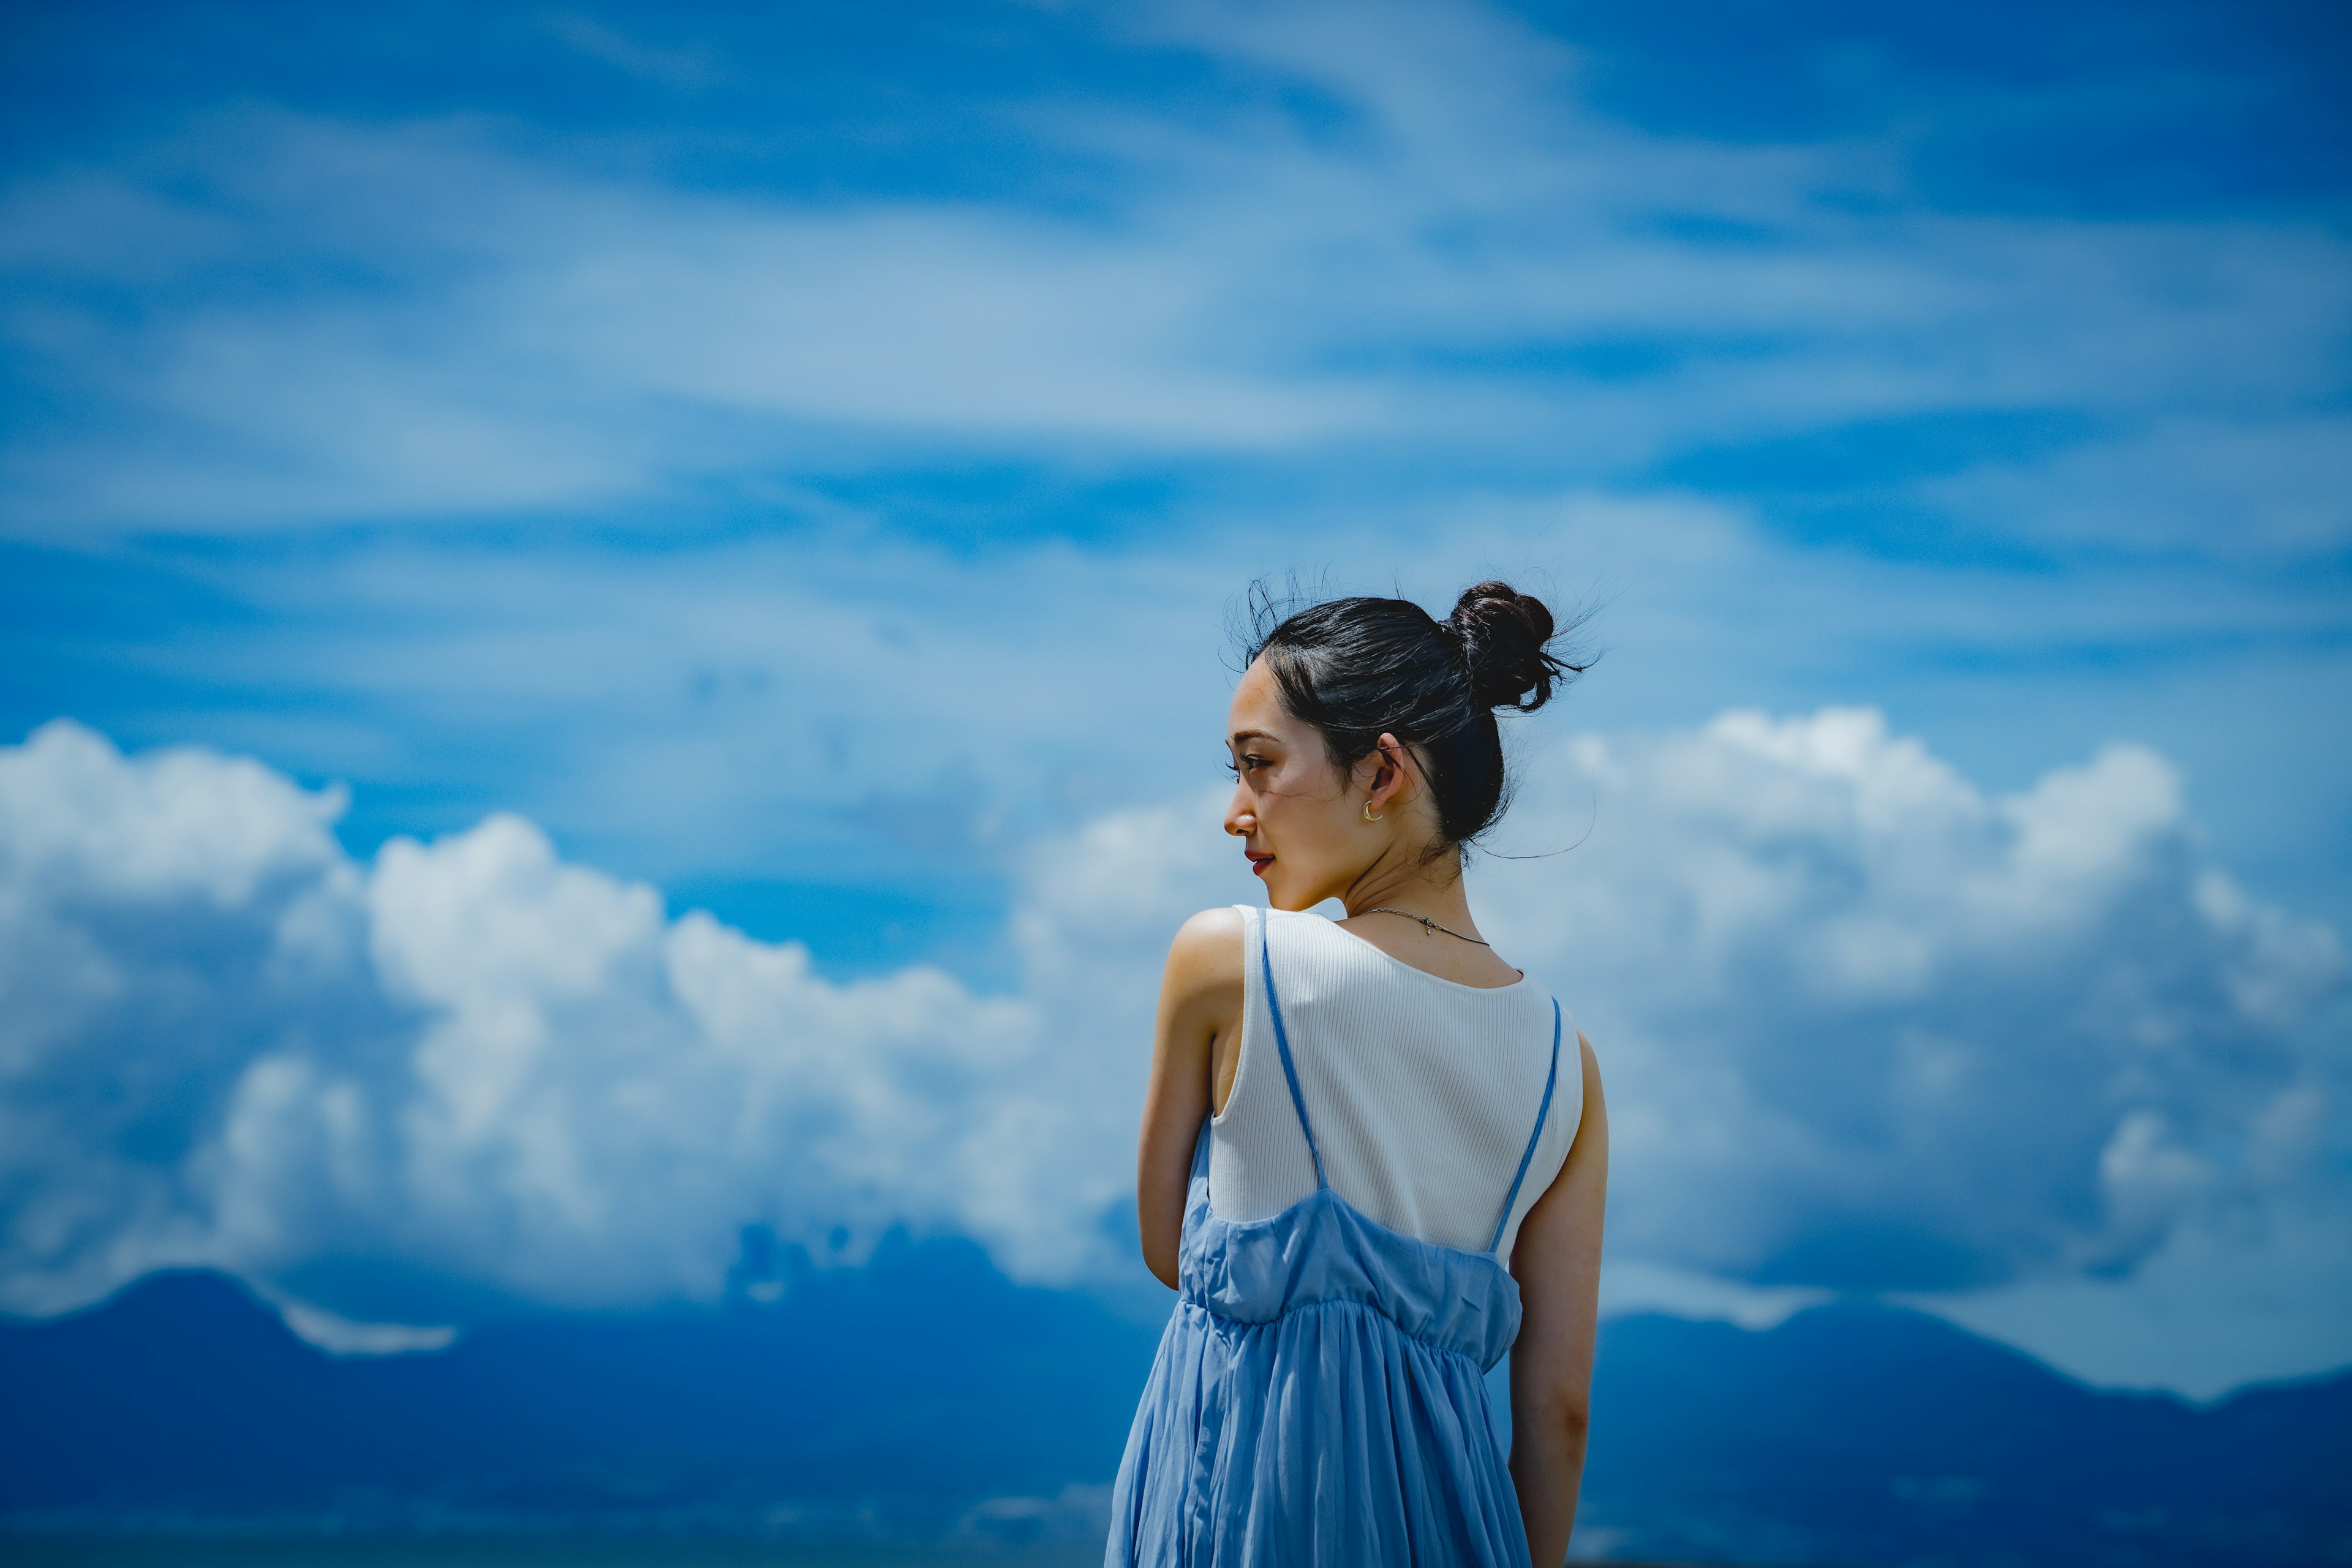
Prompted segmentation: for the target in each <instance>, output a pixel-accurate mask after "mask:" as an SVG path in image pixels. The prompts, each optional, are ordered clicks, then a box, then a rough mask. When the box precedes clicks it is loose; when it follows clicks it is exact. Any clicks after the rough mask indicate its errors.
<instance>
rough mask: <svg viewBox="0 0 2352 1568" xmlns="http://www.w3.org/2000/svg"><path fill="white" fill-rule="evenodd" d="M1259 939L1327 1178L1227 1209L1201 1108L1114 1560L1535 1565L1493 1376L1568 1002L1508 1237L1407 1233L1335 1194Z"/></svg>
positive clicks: (1189, 1566) (1214, 1564)
mask: <svg viewBox="0 0 2352 1568" xmlns="http://www.w3.org/2000/svg"><path fill="white" fill-rule="evenodd" d="M1259 953H1260V957H1261V961H1262V962H1263V963H1265V995H1266V1002H1267V1004H1268V1006H1269V1008H1270V1010H1271V1012H1272V1015H1273V1020H1274V1037H1275V1043H1276V1046H1277V1047H1279V1048H1280V1050H1281V1053H1282V1071H1283V1076H1284V1078H1286V1079H1287V1080H1288V1081H1289V1085H1290V1102H1291V1105H1292V1107H1293V1108H1294V1109H1295V1110H1297V1112H1298V1121H1299V1126H1300V1128H1301V1129H1302V1130H1303V1131H1305V1132H1306V1134H1307V1151H1308V1152H1309V1153H1311V1154H1313V1156H1314V1159H1315V1184H1316V1188H1315V1191H1314V1192H1313V1193H1312V1194H1309V1195H1308V1196H1307V1197H1305V1198H1302V1199H1300V1200H1299V1201H1298V1202H1297V1203H1296V1204H1294V1205H1291V1206H1290V1207H1289V1208H1286V1209H1285V1210H1283V1211H1282V1212H1281V1213H1280V1214H1277V1215H1274V1216H1272V1217H1271V1218H1268V1219H1262V1220H1250V1221H1246V1222H1236V1221H1232V1220H1224V1219H1220V1218H1218V1217H1217V1216H1216V1215H1214V1214H1213V1213H1211V1212H1210V1209H1209V1129H1208V1126H1207V1124H1206V1123H1203V1124H1202V1129H1201V1137H1200V1140H1199V1142H1197V1143H1196V1144H1195V1145H1194V1148H1193V1152H1192V1185H1191V1189H1190V1191H1189V1193H1188V1194H1187V1196H1186V1200H1185V1205H1184V1229H1183V1239H1182V1243H1181V1247H1180V1250H1179V1254H1178V1263H1177V1280H1178V1287H1179V1289H1178V1300H1177V1303H1176V1310H1175V1312H1174V1314H1173V1315H1172V1316H1171V1318H1170V1319H1169V1321H1168V1329H1167V1331H1166V1332H1165V1333H1163V1334H1162V1335H1161V1336H1160V1353H1159V1356H1158V1358H1157V1359H1156V1360H1155V1361H1154V1362H1153V1363H1152V1366H1151V1376H1150V1381H1149V1382H1148V1383H1146V1384H1145V1385H1144V1390H1143V1401H1142V1404H1141V1405H1139V1407H1138V1408H1137V1410H1136V1413H1135V1425H1134V1426H1133V1427H1132V1428H1131V1429H1130V1430H1129V1433H1128V1438H1127V1453H1126V1456H1125V1458H1122V1459H1121V1460H1120V1462H1119V1467H1118V1483H1117V1485H1116V1486H1115V1487H1114V1488H1113V1490H1112V1494H1111V1528H1110V1543H1109V1547H1108V1552H1106V1554H1105V1558H1104V1561H1105V1563H1106V1564H1107V1565H1108V1568H1129V1565H1148V1568H1162V1565H1169V1564H1184V1565H1185V1568H1243V1565H1249V1568H1261V1565H1265V1568H1274V1565H1281V1568H1308V1565H1310V1564H1313V1565H1325V1564H1328V1565H1334V1568H1337V1565H1349V1568H1353V1565H1359V1564H1360V1565H1362V1568H1379V1565H1384V1564H1390V1563H1396V1564H1405V1563H1412V1564H1419V1565H1423V1568H1437V1565H1442V1564H1444V1565H1450V1564H1455V1563H1461V1564H1479V1565H1486V1564H1497V1565H1499V1564H1512V1565H1514V1568H1528V1541H1527V1533H1526V1527H1525V1525H1524V1524H1523V1523H1522V1522H1521V1521H1520V1518H1519V1501H1518V1494H1517V1492H1516V1491H1514V1490H1513V1489H1512V1487H1511V1477H1510V1472H1509V1470H1508V1468H1507V1466H1506V1464H1505V1462H1504V1456H1503V1451H1502V1446H1501V1444H1500V1443H1499V1442H1498V1441H1497V1440H1496V1435H1495V1424H1494V1421H1493V1418H1492V1416H1491V1415H1490V1413H1489V1410H1488V1405H1487V1398H1486V1373H1487V1372H1488V1371H1489V1370H1491V1369H1492V1368H1493V1367H1494V1366H1495V1364H1496V1363H1497V1362H1499V1361H1501V1360H1502V1359H1503V1354H1504V1352H1507V1351H1508V1350H1509V1349H1510V1348H1511V1342H1512V1341H1513V1340H1515V1339H1517V1337H1518V1332H1519V1288H1518V1282H1517V1280H1515V1279H1512V1278H1511V1276H1510V1273H1509V1271H1508V1270H1507V1269H1506V1268H1504V1267H1503V1264H1502V1262H1501V1261H1500V1260H1499V1259H1498V1258H1496V1256H1495V1252H1494V1249H1495V1248H1496V1247H1500V1246H1501V1245H1502V1237H1503V1226H1504V1223H1505V1221H1507V1219H1508V1218H1509V1216H1510V1214H1511V1208H1512V1205H1513V1204H1514V1203H1515V1202H1516V1201H1517V1198H1518V1194H1519V1186H1520V1184H1521V1183H1523V1182H1525V1181H1526V1180H1527V1173H1528V1162H1529V1161H1530V1160H1532V1159H1533V1158H1534V1157H1535V1152H1536V1144H1537V1142H1538V1140H1539V1139H1540V1138H1541V1137H1542V1135H1543V1127H1544V1119H1545V1118H1546V1117H1548V1116H1549V1115H1550V1114H1551V1101H1552V1090H1553V1089H1555V1088H1556V1087H1557V1086H1558V1084H1559V1039H1560V1011H1559V1003H1558V1002H1557V1001H1555V1002H1554V1003H1553V1004H1552V1040H1551V1074H1550V1076H1549V1078H1548V1079H1546V1080H1545V1083H1544V1093H1543V1103H1542V1105H1541V1106H1540V1107H1539V1108H1538V1110H1537V1111H1536V1118H1535V1131H1534V1132H1533V1133H1532V1134H1530V1135H1529V1137H1528V1146H1527V1152H1525V1153H1523V1154H1521V1155H1520V1156H1519V1164H1518V1172H1517V1174H1516V1175H1514V1176H1513V1177H1512V1178H1511V1187H1510V1192H1509V1193H1508V1194H1507V1195H1505V1197H1504V1198H1503V1201H1502V1211H1501V1214H1500V1215H1498V1217H1497V1218H1496V1223H1495V1237H1494V1239H1493V1240H1492V1241H1491V1242H1489V1243H1488V1244H1487V1250H1486V1251H1485V1252H1469V1251H1465V1250H1464V1249H1462V1248H1460V1247H1441V1246H1439V1245H1437V1244H1436V1243H1433V1242H1427V1241H1423V1240H1421V1239H1419V1238H1418V1237H1411V1236H1407V1235H1405V1234H1403V1233H1402V1232H1401V1231H1395V1230H1391V1229H1390V1228H1388V1227H1387V1226H1383V1225H1381V1224H1379V1223H1378V1222H1376V1221H1374V1220H1373V1219H1371V1218H1370V1217H1369V1216H1367V1215H1364V1214H1363V1213H1361V1212H1360V1211H1359V1210H1358V1209H1357V1208H1355V1207H1354V1206H1353V1205H1350V1204H1349V1202H1348V1201H1347V1200H1346V1199H1345V1198H1343V1197H1341V1196H1339V1194H1338V1193H1336V1192H1334V1191H1332V1189H1331V1184H1330V1183H1329V1181H1328V1180H1327V1179H1326V1178H1325V1176H1324V1173H1323V1155H1322V1152H1321V1151H1320V1150H1319V1149H1318V1148H1317V1147H1316V1143H1315V1129H1314V1128H1313V1126H1312V1125H1310V1124H1309V1123H1308V1121H1307V1102H1306V1100H1305V1099H1304V1097H1302V1096H1301V1095H1300V1093H1299V1090H1298V1069H1297V1066H1296V1065H1295V1064H1294V1063H1293V1061H1292V1059H1291V1054H1290V1039H1289V1036H1288V1034H1287V1033H1286V1030H1285V1029H1284V1027H1283V1023H1282V1004H1281V1001H1280V999H1279V998H1278V997H1276V994H1275V988H1274V964H1273V961H1272V959H1271V958H1270V957H1268V956H1266V949H1265V944H1263V943H1261V944H1260V946H1259Z"/></svg>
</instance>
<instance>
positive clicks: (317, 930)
mask: <svg viewBox="0 0 2352 1568" xmlns="http://www.w3.org/2000/svg"><path fill="white" fill-rule="evenodd" d="M340 805H341V803H340V800H339V799H338V798H337V797H335V796H332V795H312V794H307V793H305V792H303V791H302V790H300V789H299V788H298V787H296V786H295V785H294V784H291V783H289V781H287V780H286V779H284V778H283V777H281V776H279V775H277V774H275V773H270V772H269V771H268V770H266V769H263V768H261V767H259V766H257V765H256V764H254V763H249V762H242V761H236V760H231V759H227V758H223V757H219V756H215V755H212V754H209V753H205V752H195V751H181V752H163V753H159V754H156V755H153V756H150V757H144V758H141V759H137V760H126V759H124V758H122V757H121V755H120V754H119V753H117V752H115V751H114V750H113V749H112V748H111V747H110V745H109V744H108V743H107V742H105V741H104V740H103V739H101V738H100V737H99V736H97V735H95V734H93V733H91V732H90V731H86V730H83V729H80V728H79V727H77V726H74V725H72V724H69V723H63V722H60V723H56V724H52V725H49V726H47V727H46V728H44V729H43V730H41V731H38V732H37V733H36V734H35V735H34V736H33V738H32V739H31V740H30V741H29V742H27V743H26V745H24V746H23V747H21V748H15V749H11V750H10V751H8V752H6V753H5V755H0V866H5V870H0V966H5V967H0V996H5V1009H4V1010H0V1016H5V1023H0V1041H5V1090H0V1184H5V1186H0V1192H5V1207H6V1212H7V1215H8V1219H7V1226H6V1237H7V1240H6V1243H5V1262H0V1303H5V1307H6V1308H7V1309H9V1310H16V1311H19V1312H48V1311H55V1310H60V1309H62V1308H65V1307H68V1306H71V1305H74V1304H77V1303H79V1302H81V1301H85V1300H90V1299H92V1298H93V1297H96V1296H98V1295H100V1294H101V1293H103V1292H104V1291H106V1290H108V1289H111V1288H112V1287H113V1286H115V1285H117V1284H119V1283H121V1281H122V1280H124V1279H130V1278H132V1277H134V1276H136V1275H137V1274H139V1273H141V1272H143V1271H145V1270H147V1269H150V1268H157V1267H162V1266H165V1265H170V1264H184V1263H201V1264H210V1265H215V1266H218V1267H223V1268H231V1269H235V1270H236V1271H238V1272H241V1273H245V1274H247V1275H249V1276H252V1277H255V1278H257V1279H259V1280H262V1281H264V1282H265V1283H268V1284H271V1285H273V1286H276V1287H283V1288H285V1289H290V1290H292V1291H293V1292H294V1293H296V1294H305V1293H307V1294H309V1295H310V1296H311V1297H315V1298H323V1299H322V1300H318V1301H317V1303H316V1304H318V1305H320V1306H321V1307H322V1308H324V1309H326V1310H335V1311H341V1312H343V1313H344V1314H346V1315H350V1316H358V1317H366V1316H370V1315H374V1316H384V1315H395V1316H398V1315H404V1316H408V1317H411V1318H414V1317H415V1316H417V1315H419V1314H420V1313H422V1314H425V1315H426V1316H429V1315H431V1314H432V1313H433V1312H435V1311H444V1312H446V1311H448V1310H451V1309H452V1308H453V1307H457V1308H459V1309H462V1307H463V1306H464V1305H465V1302H466V1300H467V1295H468V1293H471V1295H472V1296H473V1297H474V1298H475V1299H477V1300H496V1299H498V1298H501V1297H503V1298H519V1299H524V1300H537V1301H544V1302H551V1303H558V1304H564V1305H602V1304H613V1303H630V1302H642V1301H646V1300H660V1299H665V1298H670V1297H708V1296H709V1295H712V1294H714V1293H715V1292H716V1291H717V1289H719V1285H720V1283H721V1281H722V1280H723V1279H724V1277H725V1275H726V1272H727V1269H728V1268H729V1267H730V1264H731V1263H733V1262H734V1261H735V1259H736V1257H737V1254H738V1249H739V1245H740V1244H739V1241H738V1234H739V1230H740V1227H741V1226H746V1225H755V1224H766V1225H769V1226H772V1228H774V1229H775V1230H776V1231H777V1232H778V1233H779V1234H780V1235H782V1236H783V1237H786V1238H788V1239H791V1240H795V1241H803V1242H806V1243H808V1244H810V1245H812V1246H814V1247H816V1248H817V1249H818V1250H819V1251H820V1252H824V1251H825V1250H827V1249H828V1247H829V1246H830V1245H831V1242H830V1239H829V1238H831V1237H832V1236H833V1234H834V1233H835V1231H836V1230H840V1231H844V1232H845V1233H846V1234H847V1235H848V1236H849V1237H852V1238H853V1241H852V1245H854V1244H855V1238H861V1237H871V1236H872V1235H874V1234H875V1233H876V1232H877V1230H878V1229H879V1228H881V1227H884V1226H888V1225H892V1224H898V1223H908V1224H912V1225H914V1226H918V1227H926V1228H941V1227H944V1228H952V1229H956V1230H960V1231H963V1232H966V1233H969V1234H971V1235H974V1236H977V1237H981V1238H982V1239H983V1240H985V1241H987V1242H989V1243H990V1244H991V1245H992V1247H995V1248H996V1249H997V1251H998V1253H999V1255H1000V1257H1002V1258H1003V1259H1004V1261H1006V1262H1007V1263H1008V1264H1009V1265H1010V1266H1012V1267H1013V1268H1017V1269H1020V1270H1022V1271H1024V1272H1026V1273H1030V1274H1033V1275H1046V1276H1053V1275H1057V1274H1058V1275H1064V1276H1066V1275H1067V1274H1069V1273H1070V1272H1072V1271H1073V1270H1074V1269H1076V1268H1078V1267H1079V1266H1080V1265H1081V1264H1082V1263H1083V1262H1085V1261H1086V1260H1087V1258H1088V1257H1089V1256H1090V1248H1099V1247H1102V1246H1103V1245H1105V1244H1103V1243H1102V1242H1101V1241H1099V1239H1098V1238H1097V1237H1098V1232H1097V1227H1096V1226H1095V1223H1094V1222H1095V1221H1096V1219H1097V1217H1098V1215H1100V1214H1101V1213H1102V1212H1103V1211H1104V1210H1106V1209H1107V1208H1109V1207H1110V1206H1112V1205H1114V1204H1115V1203H1116V1201H1117V1198H1118V1191H1119V1187H1120V1184H1121V1175H1122V1173H1121V1172H1120V1171H1119V1170H1118V1165H1117V1164H1116V1163H1107V1162H1105V1161H1104V1160H1102V1159H1100V1158H1099V1157H1098V1156H1099V1154H1100V1152H1101V1151H1102V1150H1103V1149H1104V1148H1106V1147H1108V1144H1109V1142H1112V1141H1113V1140H1112V1139H1111V1137H1110V1136H1109V1135H1108V1129H1107V1128H1103V1127H1097V1126H1094V1125H1092V1123H1093V1122H1095V1121H1101V1120H1103V1110H1102V1108H1103V1107H1104V1106H1106V1105H1108V1104H1112V1103H1117V1104H1118V1106H1119V1109H1118V1111H1116V1112H1115V1113H1113V1114H1112V1115H1111V1117H1110V1118H1109V1120H1111V1121H1125V1120H1126V1119H1127V1118H1128V1116H1129V1114H1130V1112H1129V1109H1128V1108H1129V1106H1130V1105H1131V1103H1132V1100H1133V1094H1132V1090H1131V1088H1129V1086H1127V1085H1124V1084H1122V1085H1121V1088H1122V1089H1124V1090H1126V1092H1123V1093H1120V1094H1118V1095H1117V1096H1110V1095H1087V1094H1085V1093H1083V1092H1081V1090H1083V1089H1084V1087H1085V1084H1086V1079H1087V1075H1086V1074H1085V1072H1083V1071H1079V1072H1076V1073H1075V1074H1074V1073H1072V1072H1071V1071H1069V1070H1066V1065H1065V1064H1061V1063H1057V1062H1055V1061H1054V1060H1053V1059H1051V1057H1050V1054H1049V1053H1048V1052H1047V1050H1046V1048H1045V1047H1046V1046H1047V1044H1048V1042H1049V1041H1051V1040H1053V1038H1054V1037H1053V1036H1051V1035H1050V1034H1048V1033H1047V1032H1046V1031H1044V1030H1042V1029H1041V1028H1040V1027H1039V1022H1038V1019H1039V1013H1038V1008H1037V1006H1036V1005H1035V1003H1034V1001H1031V1000H1025V999H1009V998H1002V997H994V998H992V997H985V996H980V995H975V994H972V993H971V991H970V990H968V989H967V988H966V987H965V986H963V985H962V984H959V983H958V982H956V981H954V980H952V979H950V978H949V977H948V976H946V975H944V974H942V973H938V972H936V971H932V970H927V969H914V970H908V971H906V972H904V973H898V974H894V975H891V976H889V977H887V978H886V979H882V980H875V981H866V982H860V983H856V984H834V983H832V982H829V981H827V980H825V979H824V978H823V977H822V976H820V975H818V974H817V973H815V972H814V970H813V968H812V966H811V964H810V962H809V958H808V955H807V953H806V952H805V950H803V949H802V948H800V947H798V946H796V945H792V944H786V945H782V946H774V945H769V944H764V943H760V942H752V941H751V940H749V939H747V938H745V937H743V936H742V935H741V934H740V933H738V932H736V931H730V930H728V929H726V928H723V927H721V926H719V924H718V923H717V922H715V921H712V920H710V919H709V917H708V916H706V915H701V914H688V915H686V916H685V917H683V918H681V919H677V920H672V919H669V918H667V915H666V913H665V911H664V909H663V906H662V900H661V899H660V897H659V896H658V895H657V894H656V893H655V892H654V891H653V890H652V889H649V888H645V887H641V886H638V887H633V886H629V885H626V884H624V883H621V882H618V881H616V880H614V879H611V878H609V877H606V876H604V875H603V874H601V873H599V872H596V871H593V870H591V869H588V868H582V867H577V866H572V865H567V864H565V863H563V862H562V860H561V859H560V858H558V857H557V856H556V854H555V853H554V851H553V849H552V848H551V846H550V844H549V843H548V840H547V839H546V837H545V836H544V835H543V834H541V832H540V831H539V830H538V829H537V828H535V827H534V826H531V825H530V824H528V823H526V822H523V821H521V820H520V819H518V818H514V817H511V816H500V817H493V818H491V819H489V820H488V821H486V822H484V823H483V824H482V825H481V826H478V827H477V828H475V829H473V830H472V831H470V832H467V833H463V834H458V835H455V836H452V837H446V838H443V839H441V840H438V841H436V842H435V843H433V844H430V845H425V844H419V843H415V842H414V841H409V840H394V842H392V843H390V844H388V845H386V846H385V847H384V848H383V850H382V851H381V852H380V853H379V854H378V855H377V856H376V857H375V858H374V860H373V863H372V864H368V865H361V864H358V863H356V862H354V861H353V860H352V859H351V858H349V857H347V856H346V855H345V854H344V853H343V851H342V850H341V847H339V846H338V845H337V844H336V842H335V840H334V838H333V837H332V834H331V830H330V826H329V825H330V823H331V819H332V818H333V816H335V815H336V813H337V811H338V810H339V808H340ZM1065 1054H1067V1055H1072V1056H1087V1055H1091V1056H1093V1057H1095V1058H1097V1059H1108V1058H1107V1056H1106V1054H1105V1053H1103V1052H1101V1051H1099V1050H1090V1051H1087V1052H1079V1051H1077V1050H1076V1049H1074V1048H1073V1049H1069V1050H1067V1051H1066V1053H1065ZM1090 1156H1095V1157H1090ZM394 1272H396V1273H398V1274H400V1275H402V1276H404V1277H405V1279H404V1283H402V1284H401V1285H399V1287H398V1288H397V1289H396V1290H394V1298H393V1299H390V1300H387V1299H384V1298H383V1289H385V1288H384V1287H383V1286H382V1285H381V1283H380V1281H381V1279H383V1278H384V1277H386V1276H387V1274H388V1273H394ZM372 1297H373V1299H371V1298H372Z"/></svg>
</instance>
